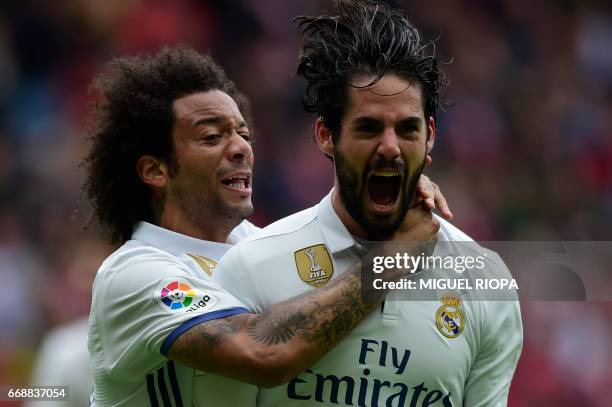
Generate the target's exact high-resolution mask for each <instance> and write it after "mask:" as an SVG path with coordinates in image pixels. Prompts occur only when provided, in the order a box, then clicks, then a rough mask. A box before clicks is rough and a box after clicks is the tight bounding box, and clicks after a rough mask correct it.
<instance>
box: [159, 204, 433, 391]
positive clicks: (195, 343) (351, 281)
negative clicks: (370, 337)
mask: <svg viewBox="0 0 612 407" xmlns="http://www.w3.org/2000/svg"><path fill="white" fill-rule="evenodd" d="M438 228H439V223H438V222H437V221H436V220H435V218H433V216H432V214H431V211H430V210H429V209H422V210H421V209H413V210H410V211H409V212H408V216H407V217H406V220H405V221H404V223H403V224H402V227H400V229H399V230H398V232H396V235H395V236H394V239H395V240H402V241H405V242H414V243H413V245H414V250H415V253H414V254H415V255H417V254H418V253H420V250H422V249H421V247H420V246H421V245H420V244H419V242H423V241H432V240H435V236H436V233H437V231H438ZM404 247H406V246H404ZM382 250H383V254H384V253H386V252H385V250H389V245H388V244H386V243H385V244H383V245H382ZM410 251H412V249H410ZM379 254H380V253H379ZM370 255H372V253H370ZM387 273H389V274H387V275H386V276H384V277H385V278H388V279H390V280H393V279H395V280H396V279H399V278H400V277H401V276H402V274H403V271H402V272H398V271H394V270H389V271H388V272H387ZM368 294H369V295H367V296H362V278H361V264H359V263H358V264H356V265H355V266H353V267H352V268H351V269H349V270H347V271H346V272H344V273H343V274H342V275H341V276H340V277H338V278H336V279H335V280H334V281H333V282H332V283H330V284H328V285H327V286H325V287H322V288H318V289H316V290H311V291H308V292H306V293H304V294H302V295H299V296H297V297H294V298H291V299H289V300H286V301H283V302H280V303H278V304H276V305H273V306H271V307H269V308H268V309H266V310H265V311H264V312H262V313H261V314H238V315H233V316H230V317H227V318H223V319H219V320H214V321H207V322H203V323H201V324H199V325H196V326H194V327H192V328H191V329H189V330H188V331H186V332H185V333H183V334H182V335H181V336H179V337H178V338H177V339H176V341H175V342H174V343H173V344H172V346H171V347H170V352H169V354H168V357H169V358H171V359H173V360H176V361H177V362H180V363H183V364H185V365H189V366H192V367H195V368H197V369H200V370H205V371H208V372H211V373H217V374H221V375H224V376H228V377H232V378H234V379H238V380H242V381H245V382H249V383H253V384H256V385H258V386H262V387H273V386H278V385H280V384H282V383H285V382H287V381H289V380H291V379H292V378H293V377H295V376H297V375H298V374H300V373H301V372H303V371H304V370H306V369H307V368H309V367H310V366H312V365H313V364H314V363H315V362H317V361H318V360H319V359H321V358H322V357H323V356H324V355H325V354H326V353H327V352H328V351H329V350H331V349H332V347H333V346H335V345H336V344H337V343H338V341H340V340H341V339H342V338H344V337H345V336H346V334H347V333H348V332H350V331H351V330H352V329H353V328H354V327H355V326H356V325H357V324H358V323H359V322H360V321H361V320H362V319H363V318H364V317H365V316H366V315H367V314H368V312H369V311H371V310H372V309H374V308H376V307H377V305H378V304H379V303H380V301H381V300H382V298H383V297H384V294H385V293H384V292H383V291H382V290H374V291H369V292H368Z"/></svg>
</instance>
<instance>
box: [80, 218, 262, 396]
mask: <svg viewBox="0 0 612 407" xmlns="http://www.w3.org/2000/svg"><path fill="white" fill-rule="evenodd" d="M257 229H258V228H256V227H255V226H253V225H252V224H250V223H249V222H246V221H244V222H242V223H241V224H240V225H239V226H238V227H237V228H236V229H234V231H232V233H231V235H230V237H229V239H228V242H230V243H235V242H237V241H239V240H241V239H242V238H243V237H245V236H247V235H249V234H251V233H253V232H254V231H255V230H257ZM230 247H231V245H230V244H223V243H216V242H209V241H204V240H200V239H195V238H192V237H189V236H185V235H181V234H178V233H175V232H172V231H170V230H167V229H163V228H160V227H157V226H154V225H151V224H149V223H145V222H140V223H138V224H137V225H136V227H135V229H134V233H133V234H132V238H131V240H129V241H128V242H126V243H125V244H124V245H123V246H121V247H120V248H119V249H118V250H117V251H116V252H114V253H113V254H112V255H111V256H110V257H108V258H107V259H106V260H105V261H104V263H103V264H102V266H101V267H100V270H99V271H98V274H97V275H96V279H95V281H94V285H93V297H92V305H91V312H90V317H89V342H88V347H89V353H90V365H91V368H92V372H93V380H94V393H93V397H92V398H93V403H94V405H95V406H96V407H101V406H153V407H157V406H160V407H171V406H173V407H180V406H194V405H197V406H201V407H206V406H211V407H216V406H219V405H223V404H220V402H218V401H215V398H214V397H213V396H215V395H216V396H219V397H221V396H223V397H224V398H223V399H222V400H223V403H224V402H225V400H229V401H231V402H232V403H234V404H235V405H244V406H248V405H249V402H250V401H248V400H252V398H253V397H252V396H250V397H248V399H245V398H244V397H246V396H247V395H248V391H245V390H243V391H241V393H240V394H235V395H233V394H229V395H227V396H226V395H225V394H224V393H225V392H223V391H222V389H223V388H222V386H221V385H219V384H217V380H218V379H219V378H218V377H217V376H215V375H211V374H207V373H205V372H200V371H197V370H195V369H193V368H190V367H187V366H184V365H181V364H179V363H174V362H173V361H170V360H169V359H167V358H166V355H167V353H168V350H169V349H170V346H171V345H172V343H173V342H174V341H175V340H176V339H177V338H178V337H179V336H180V335H181V334H182V333H184V332H185V331H187V330H189V329H190V328H192V327H193V326H195V325H197V324H200V323H202V322H205V321H210V320H213V319H218V318H224V317H228V316H231V315H235V314H239V313H244V312H248V309H247V308H246V307H245V306H244V305H243V304H242V303H241V302H240V301H239V300H237V299H236V298H234V297H233V296H232V295H230V294H228V293H227V292H226V291H225V290H223V289H222V288H221V287H219V286H218V285H217V284H216V283H214V282H212V281H211V280H210V274H212V271H213V270H214V268H215V266H216V263H217V261H218V259H219V258H221V256H222V255H223V254H224V253H225V252H226V251H227V250H228V249H229V248H230ZM223 384H224V385H231V386H240V384H239V383H238V382H234V381H233V380H231V379H223ZM243 386H246V388H247V389H252V390H251V391H252V394H254V391H255V387H254V386H248V385H246V384H243ZM207 388H208V389H210V388H213V389H215V390H216V393H214V394H213V396H209V395H208V394H206V391H205V390H206V389H207ZM226 397H227V398H226ZM240 397H242V398H240Z"/></svg>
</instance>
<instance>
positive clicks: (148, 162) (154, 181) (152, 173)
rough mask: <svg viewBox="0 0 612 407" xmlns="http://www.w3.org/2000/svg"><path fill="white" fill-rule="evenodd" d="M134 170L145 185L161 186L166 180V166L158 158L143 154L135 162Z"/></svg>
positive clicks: (163, 185)
mask: <svg viewBox="0 0 612 407" xmlns="http://www.w3.org/2000/svg"><path fill="white" fill-rule="evenodd" d="M136 172H138V176H139V177H140V179H141V180H142V182H144V183H145V184H147V185H151V186H153V187H157V188H163V187H165V186H166V183H167V182H168V166H167V165H166V164H165V163H164V162H163V161H162V160H160V159H159V158H157V157H154V156H152V155H148V154H145V155H143V156H142V157H140V158H139V159H138V161H137V162H136Z"/></svg>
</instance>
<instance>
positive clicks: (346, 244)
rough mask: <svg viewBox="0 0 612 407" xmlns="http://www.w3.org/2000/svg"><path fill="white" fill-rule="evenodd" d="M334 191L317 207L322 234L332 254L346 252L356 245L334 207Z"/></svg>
mask: <svg viewBox="0 0 612 407" xmlns="http://www.w3.org/2000/svg"><path fill="white" fill-rule="evenodd" d="M332 192H333V190H332V191H330V193H329V194H327V195H326V196H325V197H324V198H323V199H322V200H321V202H319V204H318V205H317V217H318V218H319V226H320V227H321V233H322V234H323V238H324V239H325V243H326V244H327V247H328V249H329V250H330V251H331V252H332V253H337V252H340V251H342V250H346V249H348V248H350V247H353V246H354V245H355V240H354V239H353V237H352V236H351V234H350V233H349V231H348V230H347V229H346V226H344V223H342V221H341V220H340V218H339V217H338V214H337V213H336V211H335V210H334V207H333V205H332Z"/></svg>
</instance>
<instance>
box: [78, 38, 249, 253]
mask: <svg viewBox="0 0 612 407" xmlns="http://www.w3.org/2000/svg"><path fill="white" fill-rule="evenodd" d="M213 89H217V90H220V91H223V92H225V93H227V94H228V95H229V96H231V97H232V98H233V99H234V100H235V101H236V104H237V105H238V108H239V109H240V111H241V113H242V114H243V116H244V117H245V120H247V122H250V120H249V119H250V114H249V113H250V109H249V104H248V101H247V99H246V98H245V97H244V96H242V95H241V94H240V93H239V92H238V90H237V89H236V87H235V85H234V84H233V82H231V81H230V80H229V79H228V78H227V76H226V75H225V72H224V71H223V69H221V68H220V67H219V66H218V65H217V64H216V63H215V62H214V61H213V60H212V58H210V57H209V56H204V55H201V54H199V53H198V52H197V51H195V50H194V49H193V48H191V47H188V46H185V45H181V46H176V47H167V48H163V49H161V50H160V51H158V52H156V53H154V54H150V55H139V56H132V57H123V58H116V59H114V60H112V61H111V62H110V63H109V64H108V65H106V67H105V69H104V70H103V71H102V73H101V74H100V75H99V76H98V77H97V78H96V79H95V80H94V82H93V84H92V88H91V90H92V91H93V92H95V93H97V96H98V97H99V101H98V102H97V103H96V106H95V109H94V113H93V120H92V126H91V128H90V130H89V136H90V138H91V141H92V145H91V148H90V150H89V153H88V155H87V157H86V158H85V160H84V162H83V166H84V167H85V169H86V172H87V177H86V181H85V183H84V185H83V195H84V196H85V197H87V198H88V199H89V201H90V202H91V204H92V206H93V214H92V217H91V219H90V221H89V222H88V225H91V224H97V225H98V226H101V227H102V229H104V230H105V231H107V232H108V233H109V237H110V241H111V243H117V242H120V243H123V242H125V241H126V240H128V239H129V238H130V235H131V234H132V226H133V224H134V222H137V221H148V222H153V223H155V216H154V205H156V204H158V203H156V202H153V196H152V191H151V190H150V188H149V187H148V186H147V185H146V184H144V183H143V182H142V180H141V179H140V177H139V176H138V174H137V172H136V163H137V160H138V158H140V157H141V156H142V155H144V154H151V155H153V156H155V157H158V158H160V159H163V160H165V161H166V162H168V164H169V166H170V168H171V170H172V169H174V171H178V164H177V163H176V159H175V155H174V146H173V142H172V128H173V126H174V113H173V103H174V101H175V100H176V99H178V98H181V97H183V96H187V95H190V94H193V93H196V92H205V91H209V90H213Z"/></svg>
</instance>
